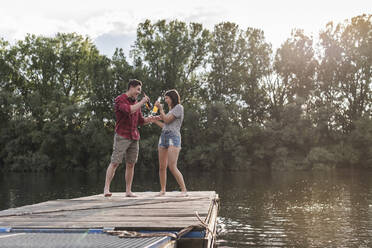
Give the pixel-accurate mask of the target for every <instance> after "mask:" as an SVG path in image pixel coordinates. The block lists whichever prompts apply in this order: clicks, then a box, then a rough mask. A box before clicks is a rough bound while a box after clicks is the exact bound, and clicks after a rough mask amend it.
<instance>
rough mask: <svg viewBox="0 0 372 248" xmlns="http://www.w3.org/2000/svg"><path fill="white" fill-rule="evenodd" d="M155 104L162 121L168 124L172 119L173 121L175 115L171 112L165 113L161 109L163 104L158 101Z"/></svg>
mask: <svg viewBox="0 0 372 248" xmlns="http://www.w3.org/2000/svg"><path fill="white" fill-rule="evenodd" d="M155 105H156V106H157V107H158V109H159V113H160V117H161V119H162V120H163V121H164V123H166V124H168V123H171V122H172V121H174V120H175V119H176V117H175V116H174V115H173V114H171V113H168V114H165V112H164V109H163V105H161V104H160V103H159V102H158V101H157V102H155Z"/></svg>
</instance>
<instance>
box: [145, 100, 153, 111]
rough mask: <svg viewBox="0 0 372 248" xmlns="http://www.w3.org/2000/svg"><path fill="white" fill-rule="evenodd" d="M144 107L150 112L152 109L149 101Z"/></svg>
mask: <svg viewBox="0 0 372 248" xmlns="http://www.w3.org/2000/svg"><path fill="white" fill-rule="evenodd" d="M145 105H146V108H147V109H148V110H151V109H152V104H151V102H150V101H148V102H146V103H145Z"/></svg>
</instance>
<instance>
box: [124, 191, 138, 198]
mask: <svg viewBox="0 0 372 248" xmlns="http://www.w3.org/2000/svg"><path fill="white" fill-rule="evenodd" d="M125 196H126V197H137V195H135V194H133V192H126V193H125Z"/></svg>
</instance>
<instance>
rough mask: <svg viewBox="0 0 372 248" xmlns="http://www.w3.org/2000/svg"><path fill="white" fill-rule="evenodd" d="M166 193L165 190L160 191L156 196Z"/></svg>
mask: <svg viewBox="0 0 372 248" xmlns="http://www.w3.org/2000/svg"><path fill="white" fill-rule="evenodd" d="M164 195H165V191H160V192H159V193H158V194H157V195H156V196H164Z"/></svg>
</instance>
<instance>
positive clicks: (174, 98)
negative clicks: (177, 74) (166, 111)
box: [164, 89, 181, 108]
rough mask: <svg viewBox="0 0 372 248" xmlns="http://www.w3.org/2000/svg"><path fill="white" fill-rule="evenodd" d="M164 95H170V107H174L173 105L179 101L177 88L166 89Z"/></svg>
mask: <svg viewBox="0 0 372 248" xmlns="http://www.w3.org/2000/svg"><path fill="white" fill-rule="evenodd" d="M164 96H168V97H170V99H171V101H172V104H171V105H172V106H171V108H174V106H176V105H177V104H180V103H181V97H180V94H178V92H177V90H175V89H173V90H168V91H167V92H165V94H164Z"/></svg>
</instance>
